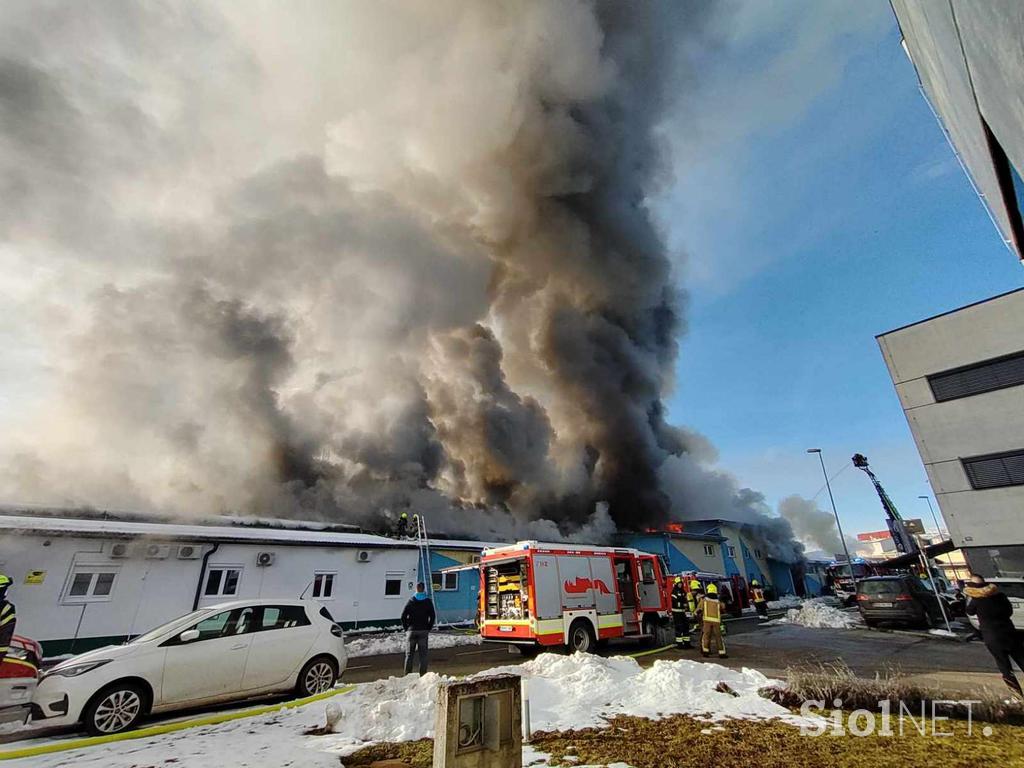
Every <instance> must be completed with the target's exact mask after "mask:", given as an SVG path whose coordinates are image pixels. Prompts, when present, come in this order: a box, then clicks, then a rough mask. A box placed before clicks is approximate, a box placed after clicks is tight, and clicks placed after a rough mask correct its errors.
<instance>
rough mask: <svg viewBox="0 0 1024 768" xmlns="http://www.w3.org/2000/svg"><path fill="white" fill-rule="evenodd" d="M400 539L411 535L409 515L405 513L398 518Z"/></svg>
mask: <svg viewBox="0 0 1024 768" xmlns="http://www.w3.org/2000/svg"><path fill="white" fill-rule="evenodd" d="M397 533H398V538H400V539H404V538H405V537H406V536H408V535H409V513H408V512H403V513H402V514H400V515H399V516H398V530H397Z"/></svg>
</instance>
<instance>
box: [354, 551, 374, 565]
mask: <svg viewBox="0 0 1024 768" xmlns="http://www.w3.org/2000/svg"><path fill="white" fill-rule="evenodd" d="M372 559H373V552H371V551H370V550H368V549H360V550H359V551H358V552H356V562H357V563H368V562H370V560H372Z"/></svg>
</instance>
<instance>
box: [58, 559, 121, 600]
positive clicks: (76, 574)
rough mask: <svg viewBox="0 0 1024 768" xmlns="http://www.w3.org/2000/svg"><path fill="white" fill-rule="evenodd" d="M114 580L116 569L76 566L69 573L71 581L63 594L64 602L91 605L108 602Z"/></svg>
mask: <svg viewBox="0 0 1024 768" xmlns="http://www.w3.org/2000/svg"><path fill="white" fill-rule="evenodd" d="M116 579H117V568H112V567H110V566H93V567H82V566H78V567H76V568H74V569H73V570H72V572H71V579H70V580H69V581H68V586H67V591H66V592H65V593H64V602H66V603H93V602H102V601H106V600H109V599H110V595H111V593H112V592H113V591H114V581H115V580H116Z"/></svg>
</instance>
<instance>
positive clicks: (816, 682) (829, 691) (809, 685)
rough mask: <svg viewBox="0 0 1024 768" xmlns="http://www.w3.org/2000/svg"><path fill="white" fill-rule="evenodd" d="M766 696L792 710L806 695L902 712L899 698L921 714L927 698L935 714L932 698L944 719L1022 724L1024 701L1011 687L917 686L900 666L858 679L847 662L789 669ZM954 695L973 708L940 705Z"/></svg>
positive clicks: (851, 706) (849, 706) (849, 705)
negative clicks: (781, 685)
mask: <svg viewBox="0 0 1024 768" xmlns="http://www.w3.org/2000/svg"><path fill="white" fill-rule="evenodd" d="M762 695H765V696H766V698H771V699H772V700H774V701H777V702H778V703H780V704H782V705H783V706H787V707H791V708H794V709H797V708H799V706H800V704H801V703H802V702H803V701H804V700H807V699H815V700H818V701H824V702H825V703H826V705H828V706H831V705H832V702H833V701H834V700H835V699H841V700H842V702H843V704H842V708H843V709H847V710H850V709H867V710H870V711H877V710H878V702H880V701H884V700H888V701H890V702H891V706H892V711H893V712H897V711H898V710H899V705H900V702H902V703H903V705H904V706H905V707H906V708H907V709H908V710H910V711H911V712H920V711H921V704H922V702H923V703H924V705H925V711H928V712H931V707H932V702H936V704H935V707H936V710H935V711H936V713H937V714H940V715H943V716H945V717H955V718H958V719H967V718H968V716H969V717H970V718H971V719H973V720H976V721H980V722H987V723H1008V724H1015V725H1024V702H1021V701H1019V700H1014V701H1009V702H1008V701H1007V699H1009V697H1010V692H1009V690H1007V689H999V690H992V689H988V688H982V689H978V690H977V691H973V692H972V693H971V695H970V696H969V697H963V696H953V695H950V694H949V693H948V692H944V691H942V690H939V689H938V688H929V687H927V686H922V685H918V684H917V683H914V682H912V681H910V680H908V679H907V677H906V676H905V675H903V674H902V673H901V672H899V671H898V670H888V671H886V672H884V673H879V674H876V675H875V677H873V678H864V677H857V676H856V675H855V674H854V672H853V670H851V669H850V668H849V667H848V666H846V665H845V664H822V665H818V666H813V667H791V668H790V669H788V670H786V687H785V690H783V691H777V692H772V691H767V690H766V691H763V692H762ZM954 698H957V699H959V698H970V699H973V700H974V701H975V702H976V703H973V704H972V705H971V706H970V710H969V711H968V707H967V706H966V705H962V704H954V703H940V702H943V700H945V699H954Z"/></svg>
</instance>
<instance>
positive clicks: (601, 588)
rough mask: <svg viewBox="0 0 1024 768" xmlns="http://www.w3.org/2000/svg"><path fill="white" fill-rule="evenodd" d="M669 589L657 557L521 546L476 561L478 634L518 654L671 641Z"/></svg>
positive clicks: (566, 547)
mask: <svg viewBox="0 0 1024 768" xmlns="http://www.w3.org/2000/svg"><path fill="white" fill-rule="evenodd" d="M670 609H671V592H670V591H669V589H668V588H666V584H665V571H664V569H663V567H662V564H661V561H660V560H659V558H658V556H657V555H652V554H648V553H646V552H640V551H638V550H635V549H625V548H615V547H591V546H580V547H573V546H571V545H567V544H545V543H541V542H536V541H520V542H518V543H516V544H512V545H510V546H507V547H498V548H494V549H485V550H484V552H483V555H482V556H481V558H480V634H481V636H482V637H483V639H484V641H487V642H500V643H508V644H512V645H515V646H518V647H519V649H520V650H521V651H522V652H523V653H530V652H532V651H536V650H537V649H539V648H542V647H551V646H566V647H568V648H570V649H572V650H575V651H583V652H589V651H593V650H594V647H595V646H596V645H597V643H598V641H602V640H607V639H609V638H613V637H635V638H639V639H643V640H647V641H657V642H659V643H661V642H664V643H669V642H671V637H672V630H671V628H670V627H669V626H668V615H669V611H670Z"/></svg>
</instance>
